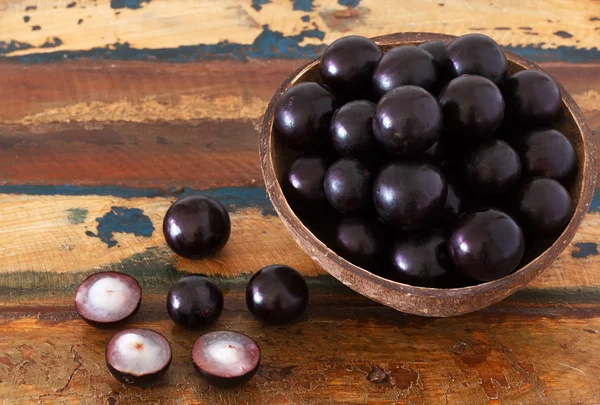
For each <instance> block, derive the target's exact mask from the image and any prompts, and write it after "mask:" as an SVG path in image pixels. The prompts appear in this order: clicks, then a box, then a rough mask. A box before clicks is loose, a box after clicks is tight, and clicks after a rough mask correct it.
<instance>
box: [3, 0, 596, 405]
mask: <svg viewBox="0 0 600 405" xmlns="http://www.w3.org/2000/svg"><path fill="white" fill-rule="evenodd" d="M567 16H568V18H567ZM400 30H405V31H417V30H424V31H432V32H445V33H450V34H464V33H467V32H483V33H485V34H488V35H491V36H493V37H494V38H495V39H497V40H498V41H499V42H500V43H501V44H502V45H505V46H507V47H509V49H511V50H513V51H516V52H518V53H520V54H521V55H523V56H525V57H529V58H531V59H533V60H535V61H538V62H539V63H540V64H541V66H542V67H543V68H544V69H545V70H546V71H548V72H549V73H550V74H551V75H552V76H554V77H555V78H556V79H557V80H559V81H560V82H561V83H562V84H563V85H564V86H565V88H566V89H567V90H568V91H569V92H570V93H571V95H572V96H573V97H574V98H575V100H576V101H577V103H578V104H579V106H580V107H581V109H582V111H583V112H584V114H585V116H586V119H587V120H588V124H589V125H590V127H591V128H592V129H593V131H594V132H595V134H599V133H600V53H599V52H598V49H597V45H598V38H600V2H598V1H597V0H582V1H579V2H577V4H576V5H574V4H573V3H572V2H571V1H567V0H544V1H530V0H524V1H519V2H515V1H508V0H501V1H494V2H472V1H467V0H457V1H444V0H439V1H435V2H427V3H423V2H421V1H416V0H415V1H413V0H410V1H406V2H403V3H402V6H401V7H400V6H398V3H397V2H395V1H392V0H386V1H377V2H376V1H374V0H351V1H349V0H339V1H336V0H327V1H325V0H226V1H224V2H214V1H209V0H203V1H197V2H189V1H179V0H176V1H168V2H167V1H166V0H127V1H108V0H91V1H88V0H77V1H59V0H49V1H45V2H36V1H28V2H20V1H8V0H4V1H3V0H0V162H1V163H2V164H1V165H0V403H7V404H13V403H18V404H29V403H31V404H98V403H104V404H109V405H115V404H137V403H151V404H171V403H173V404H197V403H210V404H213V403H214V404H216V403H219V404H220V403H223V404H255V403H267V404H286V403H290V404H323V403H325V404H329V403H332V404H333V403H343V404H359V403H373V404H380V403H386V404H393V403H400V404H466V405H471V404H472V405H478V404H482V403H489V404H515V405H516V404H590V405H591V404H597V403H600V377H599V376H600V366H599V365H600V355H598V351H597V349H596V347H597V344H598V339H599V337H598V336H600V335H599V333H600V276H599V273H598V272H597V271H596V270H597V269H598V266H599V265H600V255H599V254H598V246H597V243H598V239H599V235H600V230H599V226H600V216H599V215H600V214H599V213H598V210H599V209H600V208H599V206H600V195H598V196H596V198H595V199H594V202H593V204H592V207H591V209H590V212H589V214H588V215H587V217H586V219H585V221H584V224H583V225H582V227H581V228H580V230H579V232H578V234H577V236H576V237H575V239H574V240H573V243H572V244H571V245H570V246H569V247H568V248H567V249H566V250H565V252H564V253H563V254H562V255H561V256H560V258H559V259H558V260H557V261H556V262H555V263H554V264H553V265H552V266H551V267H550V268H549V269H548V270H547V271H546V272H544V273H543V274H542V275H541V276H540V277H539V278H538V279H536V280H535V281H534V282H532V283H531V284H530V285H529V286H528V287H527V288H526V289H524V290H522V291H520V292H518V293H517V294H515V295H513V296H512V297H510V298H508V299H506V300H505V301H503V302H501V303H499V304H497V305H494V306H492V307H490V308H487V309H485V310H482V311H479V312H477V313H474V314H469V315H464V316H460V317H456V318H451V319H425V318H419V317H414V316H408V315H403V314H400V313H397V312H394V311H392V310H390V309H388V308H385V307H382V306H381V305H378V304H375V303H372V302H370V301H368V300H367V299H365V298H362V297H360V296H358V295H357V294H355V293H353V292H352V291H350V290H349V289H347V288H346V287H344V286H342V285H340V284H339V283H337V282H335V280H333V279H332V278H331V277H329V276H327V275H325V274H324V272H323V270H322V269H320V268H318V267H317V266H316V265H315V264H314V263H313V262H312V261H311V260H310V259H309V258H308V257H307V256H306V255H305V254H304V253H302V252H301V250H300V249H299V248H298V247H297V246H296V245H295V244H294V242H293V241H292V239H291V237H290V235H289V234H288V233H287V232H286V231H285V229H284V227H283V225H282V223H281V221H280V220H279V219H278V218H277V217H276V216H275V215H274V212H273V209H272V207H271V205H270V203H269V202H268V200H267V198H266V195H265V192H264V189H263V181H262V177H261V174H260V169H259V162H258V153H257V146H258V133H257V131H256V126H257V124H258V122H259V119H260V116H261V115H262V113H263V111H264V109H265V107H266V104H267V102H268V101H269V99H270V97H271V95H272V92H273V91H275V89H276V88H277V87H278V85H279V83H280V82H281V81H282V80H283V79H284V78H285V77H286V76H287V74H288V73H289V72H291V71H292V70H294V69H295V68H297V67H298V66H300V65H301V64H302V63H304V62H305V61H306V60H307V58H312V57H315V56H316V55H318V54H319V52H321V51H322V49H323V46H324V44H327V43H330V42H331V41H333V40H334V39H336V38H338V37H340V36H342V35H347V34H349V33H358V34H362V35H366V36H375V35H381V34H387V33H390V32H392V31H400ZM198 192H206V193H209V194H210V195H213V196H215V197H217V198H218V199H220V200H221V201H223V202H224V203H225V204H226V205H227V207H228V208H229V210H230V211H231V215H232V224H233V229H232V238H231V241H230V243H229V244H228V245H227V247H226V249H225V250H224V251H223V252H222V253H221V254H219V255H217V256H215V257H213V258H209V259H206V260H200V261H190V260H186V259H182V258H178V257H176V256H175V255H173V254H172V253H171V252H170V251H169V249H167V248H166V246H165V243H164V239H163V236H162V232H161V220H162V216H163V215H164V212H165V211H166V209H167V208H168V206H169V204H170V202H172V201H174V199H175V198H177V197H179V196H182V195H188V194H193V193H198ZM272 263H285V264H288V265H291V266H293V267H295V268H297V269H298V270H299V271H301V272H302V273H303V274H305V275H306V276H307V278H308V282H309V286H310V291H311V300H310V305H309V309H308V311H307V313H306V315H305V316H304V317H303V318H302V319H300V321H299V322H297V323H295V324H293V325H290V326H287V327H271V328H268V327H262V326H260V325H259V324H258V323H257V322H256V321H254V320H253V319H252V317H251V316H250V314H249V312H248V311H247V310H246V308H245V304H244V299H243V289H244V287H245V284H246V282H247V280H248V277H249V275H250V274H251V273H252V272H254V271H256V270H257V269H259V268H260V267H262V266H265V265H268V264H272ZM98 270H117V271H123V272H126V273H129V274H132V275H134V276H135V277H136V278H137V279H138V280H139V281H140V283H141V285H142V288H143V290H144V297H143V302H142V306H141V309H140V312H139V313H138V314H137V315H136V316H135V317H134V318H133V320H132V321H131V322H130V323H128V326H140V327H146V328H151V329H156V330H157V331H159V332H161V333H163V334H164V335H165V336H167V337H168V339H169V340H170V342H171V344H172V345H173V349H174V358H173V363H172V366H171V368H170V370H169V372H168V373H167V376H166V378H165V379H164V380H163V381H162V382H161V383H160V384H157V385H156V386H154V387H152V388H147V389H138V388H134V387H126V386H123V385H122V384H120V383H119V382H117V381H116V380H114V379H113V378H112V376H111V375H110V374H109V373H108V371H107V370H106V368H105V365H104V345H105V344H106V342H107V341H108V339H109V338H110V336H111V335H112V334H113V333H114V332H115V330H111V329H108V330H97V329H94V328H92V327H90V326H89V325H87V324H85V323H84V322H82V321H81V320H80V319H78V317H77V314H76V313H75V312H74V310H73V305H72V300H73V293H74V289H75V287H76V286H77V284H78V283H79V282H80V281H81V280H83V279H84V278H85V276H86V275H87V274H90V273H91V272H94V271H98ZM186 273H203V274H209V275H211V276H212V277H213V279H214V280H215V281H216V282H217V283H218V284H219V285H220V286H221V287H222V288H223V290H224V292H225V310H224V312H223V315H222V317H221V318H220V319H219V321H218V322H217V324H216V325H214V326H213V327H211V328H210V329H211V330H214V329H217V328H224V329H232V330H237V331H241V332H243V333H246V334H248V335H249V336H251V337H253V338H254V339H256V341H257V342H258V343H259V345H260V346H261V349H262V350H263V355H264V357H263V362H262V365H261V368H260V371H259V373H258V375H257V376H256V377H255V378H254V379H253V380H252V381H250V383H249V384H247V385H246V386H244V387H242V388H239V389H233V390H218V389H214V388H210V387H209V386H207V385H206V384H205V383H204V382H203V381H202V380H200V379H199V378H198V377H197V376H196V375H195V373H194V370H193V367H192V365H191V362H190V360H189V356H190V350H191V346H192V345H193V343H194V341H195V339H196V338H197V336H198V335H199V333H200V332H189V331H185V330H182V329H180V328H178V327H175V326H174V325H173V323H172V322H171V321H170V319H169V318H168V316H167V313H166V310H165V305H164V302H165V297H166V292H167V290H168V288H169V286H170V285H171V284H172V283H173V282H174V281H175V280H176V279H177V278H179V277H181V275H183V274H186Z"/></svg>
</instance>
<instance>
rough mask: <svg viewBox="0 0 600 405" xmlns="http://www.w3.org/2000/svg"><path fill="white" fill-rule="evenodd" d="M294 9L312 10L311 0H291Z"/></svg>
mask: <svg viewBox="0 0 600 405" xmlns="http://www.w3.org/2000/svg"><path fill="white" fill-rule="evenodd" d="M292 3H293V5H294V10H299V11H313V9H314V6H313V0H292Z"/></svg>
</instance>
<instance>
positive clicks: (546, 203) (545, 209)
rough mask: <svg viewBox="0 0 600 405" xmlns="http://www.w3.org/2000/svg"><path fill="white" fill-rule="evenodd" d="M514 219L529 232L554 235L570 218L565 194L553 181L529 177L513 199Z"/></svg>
mask: <svg viewBox="0 0 600 405" xmlns="http://www.w3.org/2000/svg"><path fill="white" fill-rule="evenodd" d="M516 204H517V208H516V213H515V215H516V217H517V219H518V220H519V221H520V222H521V223H522V224H523V227H524V228H525V229H526V230H527V231H528V232H530V233H554V232H559V231H562V230H563V229H564V227H565V226H567V224H568V223H569V220H570V219H571V216H572V215H573V202H572V201H571V196H570V195H569V192H568V191H567V190H566V189H565V188H564V187H563V186H562V185H561V184H560V183H559V182H557V181H556V180H553V179H549V178H547V177H532V178H529V179H527V180H525V181H524V182H523V185H522V186H521V190H520V191H519V193H518V194H517V196H516Z"/></svg>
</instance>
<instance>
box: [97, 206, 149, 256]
mask: <svg viewBox="0 0 600 405" xmlns="http://www.w3.org/2000/svg"><path fill="white" fill-rule="evenodd" d="M96 221H97V222H98V227H97V232H96V233H95V234H94V233H93V232H92V231H87V232H86V235H88V236H91V237H96V238H99V239H100V240H101V241H102V242H104V243H106V246H108V247H109V248H112V247H115V246H117V244H118V241H117V240H116V239H115V234H117V233H130V234H132V235H135V236H140V237H146V238H149V237H151V236H152V232H154V225H153V224H152V221H151V220H150V218H148V216H147V215H145V214H144V211H142V210H141V209H139V208H127V207H112V208H111V210H110V211H109V212H107V213H106V214H104V216H102V217H100V218H96Z"/></svg>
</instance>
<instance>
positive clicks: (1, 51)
mask: <svg viewBox="0 0 600 405" xmlns="http://www.w3.org/2000/svg"><path fill="white" fill-rule="evenodd" d="M31 48H33V45H31V44H28V43H27V42H19V41H0V56H1V55H7V54H9V53H11V52H15V51H22V50H24V49H31Z"/></svg>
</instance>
